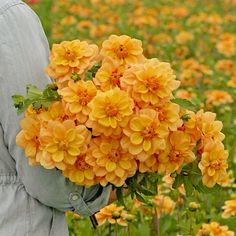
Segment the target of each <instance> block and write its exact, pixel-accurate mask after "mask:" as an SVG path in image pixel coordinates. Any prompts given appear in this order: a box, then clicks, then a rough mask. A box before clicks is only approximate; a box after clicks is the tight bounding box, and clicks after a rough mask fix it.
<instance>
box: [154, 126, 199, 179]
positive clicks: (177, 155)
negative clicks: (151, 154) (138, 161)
mask: <svg viewBox="0 0 236 236" xmlns="http://www.w3.org/2000/svg"><path fill="white" fill-rule="evenodd" d="M193 147H194V145H193V143H192V140H191V137H190V136H189V135H188V134H186V133H184V132H183V131H175V132H171V133H170V135H169V137H168V141H167V145H166V148H165V150H164V151H163V152H161V153H160V154H159V156H158V160H159V166H158V171H159V173H165V174H170V173H173V172H174V171H176V170H178V169H179V168H180V167H181V166H182V164H183V163H190V162H192V161H194V159H195V154H194V153H193V151H192V149H193Z"/></svg>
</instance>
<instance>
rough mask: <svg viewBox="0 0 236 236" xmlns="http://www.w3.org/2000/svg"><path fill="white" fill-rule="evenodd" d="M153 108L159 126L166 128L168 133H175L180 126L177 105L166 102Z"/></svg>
mask: <svg viewBox="0 0 236 236" xmlns="http://www.w3.org/2000/svg"><path fill="white" fill-rule="evenodd" d="M154 108H155V110H156V111H157V113H158V119H159V121H160V123H161V125H164V126H165V125H166V126H168V128H169V130H170V131H177V128H179V127H180V126H181V125H182V120H181V119H180V106H179V105H177V104H175V103H172V102H169V101H168V102H164V103H160V104H157V105H156V106H155V107H154Z"/></svg>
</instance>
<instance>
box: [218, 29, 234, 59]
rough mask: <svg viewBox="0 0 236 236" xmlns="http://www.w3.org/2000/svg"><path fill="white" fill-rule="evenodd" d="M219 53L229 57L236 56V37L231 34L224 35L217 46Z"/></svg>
mask: <svg viewBox="0 0 236 236" xmlns="http://www.w3.org/2000/svg"><path fill="white" fill-rule="evenodd" d="M216 47H217V49H218V51H219V52H220V53H222V54H224V55H225V56H227V57H231V56H233V55H235V54H236V36H235V35H234V34H231V33H224V34H223V35H221V37H220V41H219V42H218V43H217V45H216Z"/></svg>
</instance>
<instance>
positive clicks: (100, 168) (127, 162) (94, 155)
mask: <svg viewBox="0 0 236 236" xmlns="http://www.w3.org/2000/svg"><path fill="white" fill-rule="evenodd" d="M86 162H87V163H89V164H90V165H91V166H93V170H94V173H95V174H96V176H97V177H98V179H99V182H100V184H101V185H103V186H106V185H107V184H108V183H112V184H114V185H115V186H122V185H123V184H124V183H125V180H126V179H127V178H128V177H131V176H133V175H134V174H135V172H136V170H137V164H136V161H135V159H134V156H133V155H131V154H130V153H127V152H125V151H124V150H123V149H122V148H121V146H120V142H119V140H114V139H112V140H111V139H107V138H104V137H99V138H96V139H93V142H92V144H90V149H89V151H88V154H87V156H86Z"/></svg>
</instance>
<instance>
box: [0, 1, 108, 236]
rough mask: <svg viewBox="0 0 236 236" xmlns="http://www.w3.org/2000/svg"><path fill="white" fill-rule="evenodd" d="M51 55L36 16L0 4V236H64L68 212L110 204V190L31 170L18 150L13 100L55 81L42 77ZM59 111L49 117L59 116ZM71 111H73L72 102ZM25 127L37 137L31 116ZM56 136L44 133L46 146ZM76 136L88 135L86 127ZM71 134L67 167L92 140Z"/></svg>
mask: <svg viewBox="0 0 236 236" xmlns="http://www.w3.org/2000/svg"><path fill="white" fill-rule="evenodd" d="M84 47H86V45H84ZM91 52H92V53H93V51H92V50H90V51H87V55H86V56H88V58H90V56H91V57H92V56H93V55H91ZM48 54H49V48H48V42H47V39H46V37H45V34H44V31H43V29H42V26H41V24H40V22H39V19H38V17H37V16H36V15H35V14H34V12H32V10H31V9H30V8H29V7H28V6H27V5H26V4H25V3H23V2H22V1H20V0H0V83H1V85H0V100H1V104H0V235H4V236H12V235H14V236H26V235H28V236H31V235H34V236H46V235H51V236H54V235H57V236H66V235H68V230H67V225H66V221H65V214H64V212H65V211H67V210H72V211H74V212H76V213H78V214H80V215H92V214H94V213H95V212H97V211H98V210H99V209H100V208H102V207H104V206H105V205H106V204H107V203H108V200H109V196H110V192H111V189H110V187H101V186H100V185H94V186H92V187H90V188H85V187H83V186H78V185H75V184H73V183H72V182H71V181H69V180H68V179H66V178H65V177H64V176H63V175H61V173H60V172H59V170H58V168H54V169H52V170H49V169H45V168H43V167H41V166H37V167H35V168H32V167H30V166H29V164H28V161H27V159H26V158H25V154H24V153H23V152H22V150H21V149H20V148H19V147H17V145H16V142H15V138H16V134H17V133H18V132H19V125H18V124H19V122H20V119H21V117H19V116H17V114H16V112H15V109H14V107H13V106H12V98H11V96H12V95H13V94H14V93H15V92H19V93H24V90H25V86H26V85H27V84H35V85H37V86H38V87H40V88H42V87H44V86H45V85H46V84H48V83H50V82H51V81H50V79H49V77H48V76H47V75H46V74H45V73H44V68H45V67H46V66H47V64H48ZM91 93H92V91H91ZM55 106H57V105H55ZM59 107H60V106H57V107H56V108H55V109H54V113H53V111H52V113H51V115H55V111H58V112H59V111H60V109H59ZM70 110H71V112H73V111H74V110H75V108H74V107H73V103H72V105H71V108H70ZM82 113H86V111H84V110H83V111H82V112H81V115H83V114H82ZM47 115H48V114H47ZM44 119H46V114H45V117H44ZM21 125H22V126H24V127H26V129H28V131H29V133H28V135H29V136H28V137H32V136H34V134H35V133H36V132H37V128H38V124H37V122H35V121H34V120H33V119H32V118H30V117H29V118H28V119H27V120H26V121H25V122H24V124H23V123H21ZM68 125H69V126H70V125H72V126H73V124H68V122H67V123H66V122H65V123H63V125H61V124H60V123H59V122H57V123H52V124H51V126H54V127H58V129H57V130H59V131H61V130H62V129H63V128H64V129H66V128H68V127H69V126H68ZM59 131H58V132H59ZM58 132H57V133H53V134H52V136H51V139H49V138H48V134H47V133H46V131H45V135H44V137H45V139H44V140H43V141H45V142H51V144H53V140H54V139H53V137H54V136H53V135H56V136H57V137H58V135H59V133H58ZM78 132H82V133H83V132H84V133H85V134H86V131H84V129H83V127H80V130H78ZM73 135H75V133H73V132H70V133H69V134H68V135H67V138H68V139H69V140H70V141H71V142H70V144H71V149H70V151H69V153H68V155H67V156H66V158H67V159H66V161H67V163H71V162H73V155H70V154H74V155H77V154H79V152H81V153H82V150H83V148H84V145H85V143H86V142H87V141H88V140H89V137H87V139H85V138H84V137H83V136H82V135H77V136H76V138H73ZM36 139H37V137H36V136H34V141H32V142H30V143H28V146H27V151H26V154H28V155H29V156H31V155H32V153H34V151H35V150H36V146H35V144H36V142H37V140H36ZM50 140H51V141H50ZM75 146H76V148H74V147H75ZM51 153H53V147H52V146H51V148H48V155H49V154H51ZM53 158H54V160H56V161H58V160H59V159H60V158H61V156H60V155H58V153H57V154H56V155H54V156H53ZM78 165H79V163H78ZM48 167H49V164H48ZM57 167H59V168H63V163H62V162H61V164H60V165H59V164H58V166H57Z"/></svg>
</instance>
